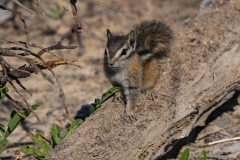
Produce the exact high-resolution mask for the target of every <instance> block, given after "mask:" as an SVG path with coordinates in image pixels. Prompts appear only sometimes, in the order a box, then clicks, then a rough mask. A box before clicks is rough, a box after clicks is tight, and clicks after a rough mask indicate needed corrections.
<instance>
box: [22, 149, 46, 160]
mask: <svg viewBox="0 0 240 160" xmlns="http://www.w3.org/2000/svg"><path fill="white" fill-rule="evenodd" d="M20 151H21V152H22V153H24V154H30V155H33V156H34V157H35V158H37V159H43V158H45V156H46V155H47V153H45V152H42V151H39V150H38V149H36V148H34V147H31V146H26V147H20Z"/></svg>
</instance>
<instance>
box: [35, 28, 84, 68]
mask: <svg viewBox="0 0 240 160" xmlns="http://www.w3.org/2000/svg"><path fill="white" fill-rule="evenodd" d="M73 32H74V29H71V30H70V31H69V32H68V33H67V34H65V35H64V36H63V37H62V38H61V40H60V41H59V42H58V43H57V44H56V45H54V46H50V47H48V48H43V47H41V46H39V45H37V44H32V45H31V46H33V47H37V48H40V49H42V50H41V51H40V52H38V55H39V56H41V55H42V54H43V53H45V52H48V53H50V54H52V55H53V56H55V57H57V58H58V59H60V60H62V61H63V62H65V63H66V64H69V65H73V66H75V67H78V68H83V67H82V66H80V65H77V64H74V63H72V62H68V61H65V60H64V59H63V58H62V57H61V56H59V55H56V54H54V53H52V52H50V50H54V49H75V48H77V46H63V45H62V41H63V40H64V39H65V38H67V37H68V36H69V35H70V34H71V33H73ZM52 47H56V48H52Z"/></svg>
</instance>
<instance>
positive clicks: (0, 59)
mask: <svg viewBox="0 0 240 160" xmlns="http://www.w3.org/2000/svg"><path fill="white" fill-rule="evenodd" d="M0 53H1V48H0ZM1 55H4V53H3V52H2V53H1ZM0 61H2V62H3V63H4V64H5V65H6V67H8V68H9V69H10V68H12V69H15V70H17V71H19V72H23V73H26V74H28V75H30V74H31V73H30V72H28V71H25V70H22V69H19V68H15V67H13V66H11V65H10V64H8V63H7V62H6V61H5V60H4V59H3V58H2V57H1V56H0ZM6 73H7V72H6Z"/></svg>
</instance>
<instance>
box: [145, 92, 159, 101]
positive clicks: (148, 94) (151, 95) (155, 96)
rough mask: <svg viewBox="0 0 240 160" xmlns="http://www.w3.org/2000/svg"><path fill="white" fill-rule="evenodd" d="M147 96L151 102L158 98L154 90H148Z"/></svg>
mask: <svg viewBox="0 0 240 160" xmlns="http://www.w3.org/2000/svg"><path fill="white" fill-rule="evenodd" d="M145 95H146V97H147V99H149V100H154V99H155V98H158V97H157V95H156V94H155V93H154V92H153V90H152V89H147V90H146V91H145Z"/></svg>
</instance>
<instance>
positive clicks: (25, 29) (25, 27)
mask: <svg viewBox="0 0 240 160" xmlns="http://www.w3.org/2000/svg"><path fill="white" fill-rule="evenodd" d="M0 8H1V9H3V10H7V11H10V12H12V13H14V14H17V15H18V16H19V17H20V19H21V21H22V23H23V27H24V31H25V34H26V36H27V40H28V43H29V44H32V42H31V40H30V38H29V30H28V28H27V25H26V22H25V20H24V19H23V17H22V13H21V12H18V11H14V10H12V9H11V8H7V7H4V6H2V5H0Z"/></svg>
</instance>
